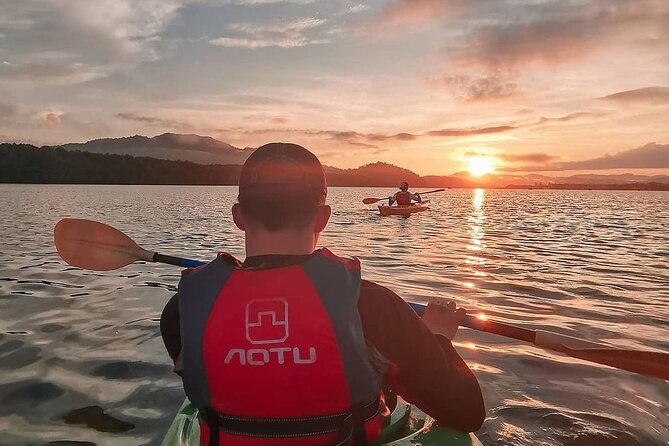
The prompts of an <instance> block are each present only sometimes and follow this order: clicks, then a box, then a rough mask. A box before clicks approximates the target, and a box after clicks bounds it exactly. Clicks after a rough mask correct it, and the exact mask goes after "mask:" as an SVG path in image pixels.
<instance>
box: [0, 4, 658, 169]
mask: <svg viewBox="0 0 669 446" xmlns="http://www.w3.org/2000/svg"><path fill="white" fill-rule="evenodd" d="M164 132H176V133H197V134H201V135H209V136H212V137H215V138H218V139H221V140H223V141H226V142H228V143H231V144H233V145H236V146H239V147H245V146H257V145H260V144H263V143H266V142H270V141H277V140H279V141H291V142H297V143H301V144H303V145H305V146H307V147H309V148H311V149H312V150H314V152H316V153H317V154H318V155H319V156H320V157H321V158H322V160H323V161H324V162H325V163H327V164H330V165H334V166H339V167H354V166H358V165H361V164H365V163H368V162H374V161H377V160H382V161H386V162H390V163H394V164H398V165H401V166H403V167H408V168H411V169H412V170H414V171H416V172H418V173H421V174H445V173H452V172H455V171H458V170H462V169H464V168H466V167H467V164H468V162H470V160H471V159H472V158H477V157H478V158H484V159H485V160H488V161H491V162H493V163H494V164H495V167H496V169H497V170H498V171H513V172H541V173H544V174H548V175H562V174H565V173H572V172H582V171H591V172H600V173H608V172H623V171H625V172H636V173H647V174H648V173H651V174H667V173H669V1H666V0H393V1H370V0H284V1H278V0H0V141H25V142H32V143H35V144H53V143H61V142H80V141H86V140H90V139H95V138H101V137H120V136H128V135H134V134H143V135H149V136H153V135H157V134H160V133H164Z"/></svg>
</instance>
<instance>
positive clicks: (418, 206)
mask: <svg viewBox="0 0 669 446" xmlns="http://www.w3.org/2000/svg"><path fill="white" fill-rule="evenodd" d="M428 207H430V200H425V201H423V202H422V203H414V204H409V205H405V206H388V205H385V204H383V205H381V206H379V213H380V214H381V215H409V214H413V213H415V212H422V211H426V210H427V208H428Z"/></svg>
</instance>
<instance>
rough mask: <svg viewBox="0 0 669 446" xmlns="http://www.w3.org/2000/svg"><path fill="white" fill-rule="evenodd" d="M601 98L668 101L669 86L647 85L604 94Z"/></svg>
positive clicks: (658, 102)
mask: <svg viewBox="0 0 669 446" xmlns="http://www.w3.org/2000/svg"><path fill="white" fill-rule="evenodd" d="M602 99H605V100H608V101H618V102H641V103H652V104H665V103H669V87H647V88H638V89H636V90H627V91H621V92H620V93H614V94H610V95H608V96H604V97H603V98H602Z"/></svg>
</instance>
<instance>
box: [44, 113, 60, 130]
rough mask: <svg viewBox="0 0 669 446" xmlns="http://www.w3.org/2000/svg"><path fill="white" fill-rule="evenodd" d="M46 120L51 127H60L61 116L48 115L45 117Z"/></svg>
mask: <svg viewBox="0 0 669 446" xmlns="http://www.w3.org/2000/svg"><path fill="white" fill-rule="evenodd" d="M44 120H45V121H46V123H47V124H48V125H50V126H51V127H60V116H59V115H58V114H56V113H47V114H46V115H44Z"/></svg>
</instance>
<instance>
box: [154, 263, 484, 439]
mask: <svg viewBox="0 0 669 446" xmlns="http://www.w3.org/2000/svg"><path fill="white" fill-rule="evenodd" d="M307 258H309V255H305V256H294V255H270V256H256V257H249V258H247V259H246V261H245V262H244V263H243V265H242V268H244V269H269V268H277V267H283V266H288V265H292V264H297V263H301V262H303V261H304V260H306V259H307ZM358 312H359V313H360V319H361V321H362V328H363V332H364V335H365V338H366V340H367V342H368V343H369V344H371V345H372V346H373V347H374V348H375V349H376V350H377V351H378V352H379V353H380V354H381V355H382V356H383V357H384V358H385V359H386V360H387V361H389V362H390V364H391V365H390V367H391V369H392V370H393V371H394V373H392V379H391V380H390V381H391V382H389V383H388V384H389V385H390V386H391V388H392V390H393V391H394V392H395V393H397V394H399V395H401V396H402V397H403V398H404V399H405V400H407V401H409V402H411V403H413V404H416V405H417V406H419V407H420V408H421V409H422V410H423V411H424V412H426V413H427V414H428V415H430V416H432V417H433V418H435V419H436V420H437V422H438V423H439V424H440V425H442V426H448V427H451V428H454V429H457V430H461V431H465V432H474V431H476V430H478V429H479V428H480V427H481V424H482V423H483V420H484V419H485V407H484V404H483V397H482V395H481V389H480V387H479V384H478V381H477V380H476V377H475V376H474V374H473V373H472V372H471V370H469V367H467V364H465V362H464V361H463V360H462V358H461V357H460V356H459V355H458V353H457V352H456V351H455V349H454V348H453V346H452V345H451V342H450V340H448V339H447V338H446V337H444V336H441V335H434V334H433V333H432V332H430V330H429V329H428V328H427V326H426V325H425V324H424V323H423V321H422V320H421V319H420V317H418V315H416V313H415V312H414V311H413V310H412V309H411V307H410V306H409V305H408V304H407V303H406V302H405V301H404V300H403V299H402V298H401V297H399V296H398V295H397V294H395V293H394V292H392V291H391V290H389V289H388V288H385V287H383V286H381V285H378V284H376V283H374V282H370V281H368V280H363V281H362V285H361V289H360V297H359V299H358ZM160 331H161V333H162V336H163V341H164V343H165V347H166V348H167V352H168V354H169V355H170V357H171V358H172V359H173V360H176V358H177V357H178V356H179V354H180V352H181V332H180V324H179V302H178V299H177V295H175V296H174V297H172V299H170V300H169V302H168V303H167V305H166V306H165V308H164V310H163V313H162V316H161V319H160Z"/></svg>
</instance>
